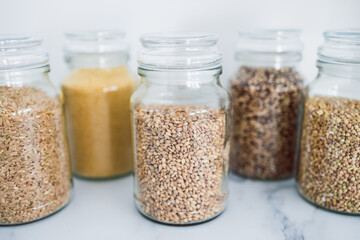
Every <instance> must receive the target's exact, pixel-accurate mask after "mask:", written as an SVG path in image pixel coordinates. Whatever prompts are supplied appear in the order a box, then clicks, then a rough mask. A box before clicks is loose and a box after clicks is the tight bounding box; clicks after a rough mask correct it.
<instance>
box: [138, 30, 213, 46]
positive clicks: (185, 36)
mask: <svg viewBox="0 0 360 240" xmlns="http://www.w3.org/2000/svg"><path fill="white" fill-rule="evenodd" d="M218 41H219V36H217V35H215V34H212V33H205V32H155V33H146V34H143V35H142V36H141V37H140V42H141V43H142V45H143V46H144V47H184V46H189V47H190V46H192V47H195V46H211V45H216V43H217V42H218Z"/></svg>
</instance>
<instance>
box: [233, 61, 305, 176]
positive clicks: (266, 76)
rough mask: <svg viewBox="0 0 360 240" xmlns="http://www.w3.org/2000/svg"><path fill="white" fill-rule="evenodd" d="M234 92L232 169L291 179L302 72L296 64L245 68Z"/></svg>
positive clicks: (249, 174) (235, 84)
mask: <svg viewBox="0 0 360 240" xmlns="http://www.w3.org/2000/svg"><path fill="white" fill-rule="evenodd" d="M231 94H232V96H233V129H232V138H231V154H230V161H231V165H232V169H233V170H234V171H235V172H236V173H238V174H241V175H243V176H246V177H252V178H260V179H279V178H286V177H290V176H291V175H292V173H293V169H294V159H295V150H296V140H297V126H298V117H299V111H300V103H301V101H302V78H301V77H300V75H299V74H298V73H297V71H296V70H295V69H294V68H281V69H275V68H257V67H241V68H240V69H239V72H238V73H237V75H236V77H235V78H234V79H233V81H232V83H231Z"/></svg>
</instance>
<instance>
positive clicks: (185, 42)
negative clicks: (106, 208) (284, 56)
mask: <svg viewBox="0 0 360 240" xmlns="http://www.w3.org/2000/svg"><path fill="white" fill-rule="evenodd" d="M217 42H218V37H217V36H215V35H212V34H196V33H195V34H193V33H189V34H177V33H169V34H167V33H157V34H145V35H143V36H142V37H141V43H142V46H143V48H142V50H141V51H140V53H139V56H138V63H139V68H138V74H139V75H140V77H141V84H140V86H139V88H138V89H137V90H136V91H135V93H134V94H133V95H132V97H131V105H132V121H133V137H134V154H135V202H136V206H137V208H138V209H139V211H140V212H141V213H142V214H143V215H145V216H146V217H148V218H150V219H153V220H156V221H158V222H162V223H168V224H179V225H181V224H194V223H200V222H204V221H207V220H209V219H212V218H214V217H216V216H218V215H219V214H220V213H222V212H223V210H224V209H225V205H226V199H227V196H228V189H227V177H228V155H229V144H228V138H229V136H228V134H229V132H228V130H229V128H228V127H229V111H230V109H229V98H228V93H227V92H226V90H225V89H223V88H222V87H221V85H220V82H219V81H220V80H219V77H220V74H221V72H222V68H221V60H222V58H221V53H220V52H219V50H218V47H217Z"/></svg>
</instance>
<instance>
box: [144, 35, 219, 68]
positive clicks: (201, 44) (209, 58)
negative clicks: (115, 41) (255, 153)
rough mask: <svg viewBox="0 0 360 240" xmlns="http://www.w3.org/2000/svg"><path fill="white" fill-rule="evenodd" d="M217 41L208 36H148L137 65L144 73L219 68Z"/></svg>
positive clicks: (213, 37) (216, 38)
mask: <svg viewBox="0 0 360 240" xmlns="http://www.w3.org/2000/svg"><path fill="white" fill-rule="evenodd" d="M218 40H219V37H218V36H217V35H214V34H209V33H181V32H179V33H148V34H144V35H142V36H141V38H140V41H141V43H142V46H143V48H142V49H141V50H140V52H139V54H138V63H139V66H140V67H141V68H144V69H159V70H160V69H168V70H171V69H173V70H187V69H211V68H218V67H220V66H221V61H222V54H221V52H220V50H219V47H218V45H217V42H218Z"/></svg>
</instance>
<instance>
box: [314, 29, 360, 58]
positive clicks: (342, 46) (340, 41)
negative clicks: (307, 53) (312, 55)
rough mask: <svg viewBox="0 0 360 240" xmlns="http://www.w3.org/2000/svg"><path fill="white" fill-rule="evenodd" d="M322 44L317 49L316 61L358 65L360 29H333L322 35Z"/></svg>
mask: <svg viewBox="0 0 360 240" xmlns="http://www.w3.org/2000/svg"><path fill="white" fill-rule="evenodd" d="M323 36H324V40H325V41H324V42H323V43H322V44H321V45H320V46H319V48H318V61H319V62H328V63H341V64H360V28H359V29H356V28H354V29H333V30H328V31H325V32H324V33H323Z"/></svg>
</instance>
